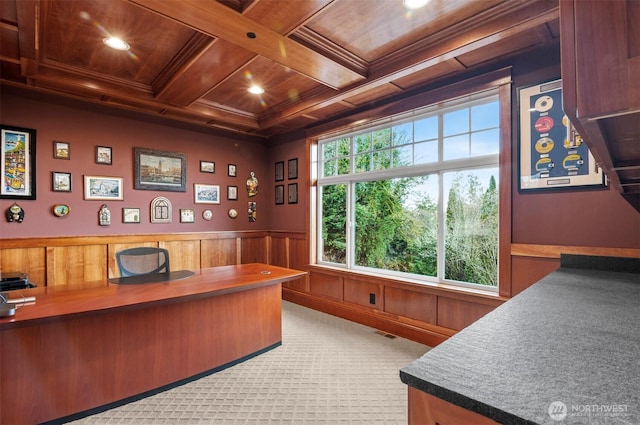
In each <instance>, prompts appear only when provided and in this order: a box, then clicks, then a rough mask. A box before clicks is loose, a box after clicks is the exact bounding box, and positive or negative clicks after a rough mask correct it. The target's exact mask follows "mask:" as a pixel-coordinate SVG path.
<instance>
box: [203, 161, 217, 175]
mask: <svg viewBox="0 0 640 425" xmlns="http://www.w3.org/2000/svg"><path fill="white" fill-rule="evenodd" d="M200 172H201V173H215V172H216V163H215V162H211V161H200Z"/></svg>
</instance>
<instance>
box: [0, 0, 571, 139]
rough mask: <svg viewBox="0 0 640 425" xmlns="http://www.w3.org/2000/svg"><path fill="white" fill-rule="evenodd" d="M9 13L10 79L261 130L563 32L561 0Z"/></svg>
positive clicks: (377, 0)
mask: <svg viewBox="0 0 640 425" xmlns="http://www.w3.org/2000/svg"><path fill="white" fill-rule="evenodd" d="M0 14H1V15H0V18H1V21H0V30H1V33H0V40H1V43H0V46H1V50H0V60H1V63H0V65H1V68H0V71H1V74H0V76H1V82H2V84H3V85H11V86H20V87H28V88H30V89H33V90H36V91H39V92H43V93H49V94H56V95H61V96H65V97H72V98H75V99H81V100H86V101H91V102H97V103H101V104H105V105H109V106H113V107H117V108H122V109H125V110H130V111H138V112H143V113H147V114H151V115H156V116H160V117H164V118H166V119H171V120H177V121H185V122H190V123H195V124H199V125H202V126H206V127H211V128H221V129H225V130H231V131H235V132H240V133H244V134H248V135H256V136H261V137H265V138H267V137H271V136H274V135H278V134H283V133H287V132H291V131H293V130H296V129H301V128H306V127H310V126H313V125H315V124H317V123H320V122H323V121H324V122H326V121H327V120H330V119H331V118H332V117H334V116H337V115H344V114H348V113H349V111H350V110H355V109H356V108H361V107H363V106H366V105H367V104H372V103H374V102H379V101H381V100H384V99H387V98H391V97H394V98H397V97H398V96H401V95H402V93H403V92H408V91H411V90H415V89H416V88H418V87H420V86H422V85H425V84H429V83H432V82H433V81H435V80H437V79H439V78H443V77H448V76H451V75H453V74H455V73H461V72H464V71H467V70H468V69H470V68H473V67H477V66H480V65H483V64H487V63H490V62H493V61H497V60H503V59H504V58H505V57H508V56H511V55H515V54H518V53H521V52H523V51H525V50H528V49H533V48H535V47H539V46H541V45H545V44H550V43H557V41H558V32H559V28H558V2H557V0H555V1H551V0H431V1H430V2H429V3H428V4H427V6H425V7H424V8H422V9H419V10H414V11H409V10H407V9H405V8H404V6H403V3H402V0H219V1H215V0H130V1H126V0H74V1H69V0H1V1H0ZM249 33H252V34H253V35H255V37H253V38H251V37H249V35H248V34H249ZM108 35H115V36H119V37H121V38H123V39H125V40H126V41H127V42H128V43H129V44H130V45H131V50H130V51H129V52H121V51H116V50H112V49H110V48H108V47H106V46H105V45H104V44H103V42H102V40H103V38H105V37H106V36H108ZM252 83H257V84H259V85H261V86H262V87H264V89H265V90H266V91H265V93H264V94H262V95H259V96H256V95H252V94H250V93H248V92H247V88H248V87H249V85H250V84H252Z"/></svg>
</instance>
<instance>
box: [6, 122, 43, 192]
mask: <svg viewBox="0 0 640 425" xmlns="http://www.w3.org/2000/svg"><path fill="white" fill-rule="evenodd" d="M0 133H1V143H2V147H1V150H0V168H1V170H0V175H2V177H3V179H4V181H3V184H2V186H1V188H0V198H2V199H36V131H35V130H33V129H30V128H20V127H10V126H6V125H1V126H0Z"/></svg>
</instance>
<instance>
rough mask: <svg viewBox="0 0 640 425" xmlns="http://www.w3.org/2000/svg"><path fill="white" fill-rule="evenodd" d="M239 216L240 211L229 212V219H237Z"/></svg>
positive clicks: (231, 210)
mask: <svg viewBox="0 0 640 425" xmlns="http://www.w3.org/2000/svg"><path fill="white" fill-rule="evenodd" d="M237 216H238V211H236V210H235V209H233V208H231V209H230V210H229V217H231V218H236V217H237Z"/></svg>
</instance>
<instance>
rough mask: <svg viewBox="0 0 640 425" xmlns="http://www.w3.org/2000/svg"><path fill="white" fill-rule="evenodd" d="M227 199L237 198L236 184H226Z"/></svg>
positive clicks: (233, 199)
mask: <svg viewBox="0 0 640 425" xmlns="http://www.w3.org/2000/svg"><path fill="white" fill-rule="evenodd" d="M227 199H228V200H229V201H237V200H238V186H227Z"/></svg>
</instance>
